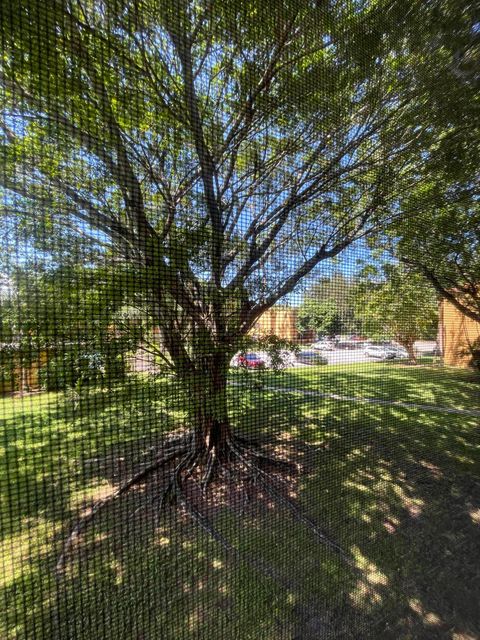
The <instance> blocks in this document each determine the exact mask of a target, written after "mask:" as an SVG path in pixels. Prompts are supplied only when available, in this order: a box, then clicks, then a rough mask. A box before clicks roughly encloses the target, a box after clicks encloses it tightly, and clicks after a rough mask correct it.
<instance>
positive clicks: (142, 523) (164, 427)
mask: <svg viewBox="0 0 480 640" xmlns="http://www.w3.org/2000/svg"><path fill="white" fill-rule="evenodd" d="M266 380H267V381H270V382H272V380H273V381H274V384H275V385H277V386H283V387H289V388H291V387H295V388H305V389H312V388H314V389H320V390H322V391H325V393H337V394H344V395H355V396H368V397H378V398H383V399H393V400H404V401H408V402H416V403H422V404H423V403H427V404H428V403H431V404H441V405H443V406H452V407H458V408H466V409H468V408H471V409H478V408H479V407H480V402H479V401H478V399H479V389H480V379H479V378H478V377H475V376H474V375H473V374H471V373H468V372H463V371H453V370H442V369H436V368H432V367H407V366H401V365H386V364H378V365H377V364H372V365H364V364H362V365H355V366H353V365H350V366H338V367H318V368H314V367H312V368H308V369H307V368H305V369H303V368H302V369H300V368H299V369H293V370H289V371H287V372H283V373H281V374H278V375H275V376H271V375H270V374H268V375H267V376H266ZM272 384H273V382H272ZM231 403H232V412H233V414H234V420H235V423H236V426H237V428H238V429H239V430H241V431H243V433H245V434H249V433H250V434H253V435H262V434H263V435H264V436H266V437H268V438H269V439H271V440H272V441H275V442H276V443H277V444H278V446H279V448H281V449H282V448H283V449H289V448H293V449H294V450H295V451H296V455H298V457H299V458H300V459H301V461H302V464H303V466H304V468H305V473H304V474H303V475H301V476H299V477H298V478H296V479H295V481H294V482H293V483H292V487H291V489H292V494H293V495H294V496H295V498H296V499H297V500H298V502H299V504H301V505H302V507H303V508H304V509H305V511H306V512H307V513H308V514H309V515H310V516H311V517H312V518H315V520H316V521H318V522H319V523H321V525H322V527H323V528H324V529H325V530H326V531H327V532H328V534H329V536H330V537H332V538H333V539H335V540H336V541H337V542H338V543H340V544H341V545H342V547H343V548H344V549H346V550H347V551H348V552H349V554H350V555H351V557H352V558H354V560H355V565H356V567H357V569H353V568H351V567H349V566H348V565H347V564H345V563H344V562H343V561H342V560H341V559H339V558H338V557H337V556H336V555H335V554H334V553H333V552H332V551H331V550H329V549H328V548H327V547H325V546H324V545H322V544H320V543H319V542H318V541H317V540H316V538H315V537H314V536H313V534H312V533H311V531H310V530H309V528H308V527H306V526H305V525H304V524H302V523H301V522H298V521H296V520H295V519H294V518H293V517H292V515H291V514H290V513H289V512H287V511H285V510H283V509H280V508H278V507H276V506H274V505H271V504H269V503H268V501H265V500H264V501H259V503H258V504H252V505H251V506H249V507H248V509H246V511H245V512H243V513H241V512H240V510H238V509H231V508H225V507H222V506H221V504H220V506H219V507H218V508H216V509H214V510H213V511H212V514H211V516H212V519H213V520H214V521H215V525H216V526H217V527H218V529H219V531H221V532H222V533H223V534H225V536H226V537H227V538H228V539H229V540H230V541H231V543H232V544H234V545H235V546H236V547H237V548H238V549H239V550H240V552H241V554H243V557H244V558H247V557H248V558H254V559H258V560H259V562H261V566H262V567H264V568H266V569H268V570H263V569H262V568H261V569H260V570H258V569H255V568H253V567H252V566H251V563H250V564H249V563H248V562H246V561H243V560H241V559H240V558H239V557H232V555H229V554H227V553H226V552H225V551H224V549H223V548H222V547H221V546H220V545H219V544H218V543H217V542H215V541H214V540H213V539H212V538H211V537H210V536H209V535H208V534H207V533H205V532H204V531H203V530H202V529H200V527H199V526H198V525H197V524H195V523H194V522H193V521H192V520H191V519H189V518H187V517H186V516H185V515H184V514H182V513H181V512H179V511H175V510H171V509H169V510H166V511H165V512H163V513H162V514H160V515H158V513H157V509H156V508H155V503H153V504H152V499H154V498H155V496H156V491H155V489H156V486H157V484H158V483H156V481H155V479H152V480H151V481H150V482H149V483H147V485H145V486H144V487H141V488H137V489H136V490H132V491H131V492H130V493H129V494H128V495H127V496H125V497H124V498H122V499H121V500H119V501H117V502H116V503H114V504H113V505H112V506H111V507H109V508H108V509H106V510H105V511H104V512H103V513H102V514H100V515H99V516H98V518H97V519H96V520H94V522H93V523H92V524H91V526H89V527H88V529H87V530H86V531H85V533H84V534H83V535H82V536H81V537H80V539H79V540H78V542H77V544H76V546H75V549H74V553H73V554H72V555H71V557H69V558H68V561H67V563H66V566H65V570H64V571H63V572H62V573H61V574H60V575H58V574H56V572H55V565H56V562H57V559H58V557H59V555H60V553H61V550H62V542H63V541H64V540H65V538H66V536H67V535H68V531H69V529H70V528H71V526H72V523H73V522H75V521H76V519H77V518H78V516H79V514H82V513H85V512H86V510H88V508H89V507H90V506H91V504H92V501H93V500H95V499H98V498H100V497H102V496H105V495H108V493H109V492H110V491H111V490H112V487H114V486H115V485H116V484H117V483H118V482H119V480H120V479H123V478H126V477H128V475H129V474H130V473H131V472H132V470H133V469H138V468H139V465H140V464H141V463H142V462H145V461H148V460H149V459H150V458H151V456H152V455H154V452H155V449H156V446H157V445H158V443H159V441H160V440H161V438H162V436H163V435H164V434H165V433H168V432H170V431H171V430H172V429H173V428H174V427H175V426H176V425H178V424H179V423H181V421H182V418H183V415H182V411H181V400H180V398H179V396H178V395H177V394H176V393H175V388H174V387H173V386H172V385H169V384H168V383H167V382H166V381H162V380H156V381H155V380H153V379H148V378H142V377H140V376H139V377H133V378H131V379H130V380H129V382H128V383H127V384H125V385H122V386H118V387H115V388H114V389H113V390H109V391H106V390H105V391H104V390H101V389H91V390H90V391H89V392H88V394H87V395H85V396H84V397H82V398H81V399H80V400H77V401H75V402H73V401H72V399H71V398H70V397H68V396H65V395H62V394H53V393H51V394H40V395H32V396H26V397H23V398H4V399H3V400H2V399H0V419H1V420H2V423H3V426H2V428H1V432H0V433H1V441H0V445H1V447H2V449H1V467H0V473H1V476H0V480H1V483H2V497H1V500H2V502H1V511H0V513H1V520H0V522H1V534H0V535H1V539H2V542H1V546H0V552H1V554H2V556H3V559H2V563H3V564H2V565H1V566H2V568H1V569H0V574H1V577H2V584H1V589H2V596H1V598H2V603H3V604H4V606H5V607H6V612H7V615H6V616H5V617H4V619H3V618H2V619H1V621H0V637H1V638H2V640H3V638H5V640H13V639H17V638H22V639H23V638H28V639H30V638H32V639H33V638H35V639H36V640H37V639H42V640H43V639H45V640H47V639H48V640H50V639H57V638H58V639H59V640H60V639H61V640H69V639H71V640H80V639H81V640H103V639H110V638H112V639H115V640H157V639H158V640H179V639H182V640H183V639H185V640H193V639H204V638H205V639H208V640H233V639H235V640H281V639H285V640H293V639H294V638H301V639H302V640H309V639H310V638H312V639H313V638H322V639H323V638H327V639H328V638H332V639H333V638H341V639H345V640H353V639H359V638H362V639H370V638H373V639H376V638H378V639H382V640H383V639H387V640H388V639H390V638H391V639H392V640H417V639H423V638H425V639H430V638H431V639H437V638H445V639H447V638H448V639H449V640H472V639H473V640H475V639H477V638H479V637H480V607H479V606H478V602H479V601H480V567H479V561H478V558H479V557H480V480H479V475H480V473H479V471H480V469H479V463H480V428H479V419H478V418H474V417H469V416H461V415H454V414H441V413H437V412H429V411H425V410H417V409H406V408H400V407H386V406H375V405H372V404H361V403H358V404H357V403H345V402H337V401H334V400H329V399H321V398H318V397H312V396H304V397H301V396H299V395H296V394H288V393H285V394H278V393H275V392H273V391H265V390H263V391H262V390H259V389H257V390H255V389H245V388H240V387H232V389H231ZM297 443H298V444H297ZM2 625H3V627H2Z"/></svg>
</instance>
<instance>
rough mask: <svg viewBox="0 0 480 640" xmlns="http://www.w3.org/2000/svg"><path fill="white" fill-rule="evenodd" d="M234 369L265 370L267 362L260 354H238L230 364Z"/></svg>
mask: <svg viewBox="0 0 480 640" xmlns="http://www.w3.org/2000/svg"><path fill="white" fill-rule="evenodd" d="M230 364H231V365H232V366H233V367H244V368H246V369H264V368H265V360H264V359H263V358H261V357H260V355H259V354H258V353H237V355H236V356H234V357H233V359H232V362H231V363H230Z"/></svg>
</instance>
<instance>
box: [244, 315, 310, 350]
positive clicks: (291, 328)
mask: <svg viewBox="0 0 480 640" xmlns="http://www.w3.org/2000/svg"><path fill="white" fill-rule="evenodd" d="M297 313H298V310H297V309H295V308H294V307H272V308H271V309H268V310H267V311H265V313H263V314H262V315H261V316H260V317H259V318H258V320H257V321H256V323H255V324H254V325H253V327H252V330H251V331H250V333H252V334H254V335H269V334H274V335H276V336H278V337H279V338H283V339H284V340H292V341H293V342H311V341H312V340H314V339H315V336H314V334H313V332H309V333H308V335H303V336H300V334H299V332H298V330H297Z"/></svg>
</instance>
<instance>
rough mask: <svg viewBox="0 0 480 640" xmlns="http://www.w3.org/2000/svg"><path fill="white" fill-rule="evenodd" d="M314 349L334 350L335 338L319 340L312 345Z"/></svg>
mask: <svg viewBox="0 0 480 640" xmlns="http://www.w3.org/2000/svg"><path fill="white" fill-rule="evenodd" d="M311 348H312V349H316V350H317V351H333V349H335V343H334V342H333V340H319V341H318V342H314V343H313V344H312V345H311Z"/></svg>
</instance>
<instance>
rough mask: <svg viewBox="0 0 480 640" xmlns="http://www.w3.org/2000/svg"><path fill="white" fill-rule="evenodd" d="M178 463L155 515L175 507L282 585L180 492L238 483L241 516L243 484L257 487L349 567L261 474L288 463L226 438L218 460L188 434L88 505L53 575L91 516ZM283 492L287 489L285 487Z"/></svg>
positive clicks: (346, 559)
mask: <svg viewBox="0 0 480 640" xmlns="http://www.w3.org/2000/svg"><path fill="white" fill-rule="evenodd" d="M178 458H180V459H179V460H178V462H177V464H176V465H175V467H174V468H173V470H171V471H170V473H169V477H168V481H167V483H166V485H165V487H164V488H163V490H162V491H161V492H160V494H159V495H157V496H155V497H154V498H153V499H152V501H151V502H152V504H153V503H154V502H158V504H159V507H158V509H159V513H160V512H161V510H162V509H163V508H164V506H165V505H166V504H167V503H169V504H173V503H178V504H180V505H181V506H182V507H183V509H184V510H185V512H186V513H187V514H188V515H189V516H190V517H191V518H192V519H193V520H195V521H196V522H197V523H198V524H199V525H200V526H201V527H202V528H203V529H204V530H205V531H207V532H208V533H209V534H210V535H211V536H212V537H213V538H214V539H215V540H216V541H217V542H218V543H219V544H221V545H222V546H223V547H224V549H225V550H226V551H227V552H229V553H231V554H233V555H234V556H237V557H241V558H243V559H244V560H245V561H246V562H247V563H248V564H250V565H251V566H253V567H255V568H257V569H258V570H259V571H261V572H262V573H263V574H264V575H267V576H270V577H272V578H274V579H275V580H277V581H279V582H285V578H282V579H281V580H280V577H279V575H278V574H277V572H276V571H275V570H274V569H272V568H271V567H268V565H265V564H264V563H263V562H261V561H259V560H258V559H255V558H252V557H250V556H248V555H246V554H243V553H241V552H240V551H239V550H238V549H237V548H236V547H235V546H234V545H232V544H231V543H230V542H229V541H228V540H227V539H226V538H225V537H224V536H223V535H222V534H221V533H220V532H218V531H217V529H216V528H215V527H214V525H213V524H212V522H211V521H210V519H209V518H207V517H206V516H205V515H204V514H202V513H201V511H200V510H199V509H198V508H197V506H196V505H195V503H194V501H192V499H191V498H190V497H189V496H188V495H187V493H186V492H185V491H184V483H185V481H186V480H188V479H189V478H191V477H192V476H195V478H193V479H192V481H193V482H194V483H195V484H196V485H197V486H199V487H200V489H201V492H202V495H203V496H205V495H206V492H207V489H208V487H209V485H210V484H211V483H212V482H213V481H219V480H221V478H222V476H226V477H227V478H228V481H229V482H232V483H233V482H235V481H238V484H239V485H240V486H241V487H242V489H243V493H244V502H243V507H242V511H243V509H244V508H245V505H246V503H247V502H248V501H249V500H250V496H249V493H248V490H247V485H248V484H251V485H256V484H260V485H261V487H262V489H263V490H264V491H265V493H266V494H267V495H268V496H269V498H270V499H271V500H273V501H274V502H275V503H277V504H278V505H279V506H281V507H284V508H286V509H287V510H289V511H290V512H291V514H292V515H293V517H294V518H295V519H296V520H298V521H299V522H301V523H302V524H303V525H305V526H306V527H308V529H310V531H311V532H312V533H313V534H314V535H315V537H316V538H317V539H318V540H319V541H320V542H321V543H322V544H323V545H325V546H326V547H328V548H329V549H331V550H332V551H333V552H335V553H336V554H337V555H338V556H339V557H340V558H341V559H342V560H343V561H344V562H346V563H347V564H348V565H349V566H351V567H352V568H354V563H353V561H352V559H351V558H350V557H349V556H348V554H347V553H346V552H345V550H344V549H342V547H341V546H340V545H339V544H337V543H336V542H335V541H333V540H331V539H330V538H329V537H328V536H327V535H326V533H325V532H324V531H323V530H322V529H321V527H320V526H319V525H318V524H317V523H316V522H315V521H314V520H312V519H311V518H310V517H309V516H307V515H306V514H305V513H304V512H303V510H302V509H301V507H300V506H299V505H298V504H297V503H296V502H295V501H294V500H292V499H291V498H289V497H288V496H287V495H285V493H284V492H283V491H282V490H280V489H279V488H278V486H277V485H278V482H279V481H282V478H281V477H279V474H276V475H275V476H272V475H271V474H270V473H268V472H267V471H266V467H268V468H272V467H278V468H279V469H283V470H285V469H286V468H290V469H291V468H292V463H291V462H288V461H286V460H280V459H278V458H272V457H270V456H268V455H266V454H265V453H264V452H263V451H261V450H260V449H258V448H254V447H253V445H252V444H251V443H249V442H248V441H247V440H245V439H243V438H230V439H229V440H228V441H227V455H226V456H225V455H223V456H222V458H221V459H220V458H219V456H218V455H217V452H216V451H215V448H212V449H210V450H209V451H207V452H205V451H202V450H199V449H198V448H196V447H195V441H194V439H193V437H192V436H191V435H190V434H188V435H186V436H182V437H181V438H176V439H174V440H172V441H171V442H169V443H168V447H167V448H166V449H165V450H164V451H163V452H162V455H160V456H158V457H157V458H156V459H155V460H154V461H153V462H152V463H151V464H149V465H148V466H146V467H145V468H144V469H142V471H140V472H138V473H137V474H135V475H134V476H132V477H131V478H130V479H129V480H127V481H126V482H125V483H123V484H122V485H120V486H119V487H118V489H117V490H116V491H115V492H114V493H112V494H111V495H109V496H108V497H107V498H104V499H103V500H100V501H98V502H96V503H95V504H94V505H93V506H92V508H91V509H90V511H89V512H88V513H87V514H86V515H84V516H83V518H82V519H81V520H80V521H79V522H78V523H77V525H76V526H75V527H74V529H73V530H72V532H71V534H70V536H69V537H68V539H67V541H66V542H65V545H64V548H63V552H62V554H61V556H60V558H59V560H58V562H57V565H56V570H57V572H60V571H62V570H63V569H64V567H65V563H66V558H67V556H68V554H69V552H70V550H71V549H72V547H73V545H74V543H75V542H76V541H77V540H78V538H79V536H80V535H81V534H82V533H83V532H84V530H85V529H86V527H87V525H88V524H89V523H90V522H91V521H92V520H93V518H94V517H95V516H97V515H98V513H99V512H100V511H102V510H103V509H105V508H106V507H107V506H108V505H110V504H111V503H112V502H114V501H115V500H116V499H117V498H120V497H121V496H122V495H125V494H126V493H127V492H128V491H129V490H130V489H131V488H132V487H134V486H136V485H138V484H140V483H141V482H143V481H145V480H146V479H147V478H148V476H150V475H151V474H153V473H154V472H156V471H157V470H158V469H160V468H161V467H164V466H166V465H168V464H169V463H171V462H172V461H174V460H175V459H178ZM242 469H243V472H242ZM283 482H284V481H283ZM287 487H288V484H287V486H286V488H287Z"/></svg>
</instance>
